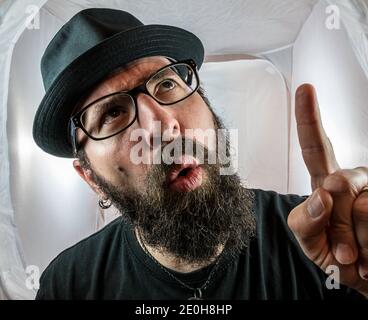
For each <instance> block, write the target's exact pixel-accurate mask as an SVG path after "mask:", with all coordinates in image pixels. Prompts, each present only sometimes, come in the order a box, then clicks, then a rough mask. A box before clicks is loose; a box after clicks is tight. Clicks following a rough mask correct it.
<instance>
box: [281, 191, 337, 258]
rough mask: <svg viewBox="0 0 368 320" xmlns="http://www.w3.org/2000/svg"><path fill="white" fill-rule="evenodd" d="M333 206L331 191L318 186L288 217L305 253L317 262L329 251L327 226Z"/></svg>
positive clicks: (290, 225)
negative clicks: (322, 254)
mask: <svg viewBox="0 0 368 320" xmlns="http://www.w3.org/2000/svg"><path fill="white" fill-rule="evenodd" d="M332 206H333V200H332V196H331V195H330V193H329V192H328V191H326V190H324V189H322V188H317V189H316V190H314V192H313V193H312V194H311V196H310V197H308V199H307V200H306V201H304V202H303V203H301V204H300V205H298V206H297V207H295V208H294V209H293V210H292V211H291V212H290V214H289V217H288V225H289V227H290V229H291V231H292V232H293V233H294V235H295V237H296V239H297V240H298V242H299V244H300V246H301V248H302V249H303V251H304V253H305V254H306V255H307V257H308V258H310V259H311V260H313V261H314V262H316V263H317V261H316V259H318V258H319V257H320V256H321V253H322V252H324V253H327V252H328V249H329V243H328V238H327V232H326V227H327V225H328V222H329V220H330V216H331V212H332ZM326 249H327V250H326Z"/></svg>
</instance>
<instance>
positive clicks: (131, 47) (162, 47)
mask: <svg viewBox="0 0 368 320" xmlns="http://www.w3.org/2000/svg"><path fill="white" fill-rule="evenodd" d="M150 56H167V57H171V58H174V59H175V60H177V61H178V60H184V59H193V60H194V61H195V62H196V64H197V66H198V68H199V67H200V66H201V65H202V63H203V58H204V49H203V45H202V43H201V41H200V40H199V39H198V38H197V37H196V36H195V35H194V34H192V33H191V32H188V31H186V30H184V29H181V28H177V27H173V26H165V25H143V26H139V27H136V28H134V29H130V30H128V31H124V32H121V33H118V34H116V35H114V36H113V37H111V38H108V39H106V40H104V41H103V42H101V43H99V44H98V45H97V46H94V47H93V48H91V49H89V50H88V51H86V52H85V53H83V54H82V55H81V56H79V57H78V58H77V59H76V60H74V61H73V62H72V63H71V64H70V65H68V66H67V67H66V68H65V69H64V70H63V71H62V72H61V73H60V74H59V75H58V76H57V78H56V79H55V81H54V82H53V83H52V85H51V86H50V88H49V89H48V90H47V91H46V93H45V96H44V97H43V99H42V101H41V103H40V106H39V108H38V110H37V112H36V115H35V118H34V122H33V138H34V140H35V142H36V143H37V145H38V146H39V147H40V148H41V149H43V150H44V151H45V152H47V153H49V154H52V155H55V156H57V157H64V158H72V157H73V150H72V145H71V142H70V138H69V132H68V123H69V119H70V117H71V113H72V111H73V109H74V107H75V104H76V103H77V101H78V100H79V99H80V97H81V96H82V95H83V94H85V93H86V91H87V90H88V89H91V88H92V87H93V86H95V85H96V84H97V83H98V82H100V81H102V80H103V79H104V78H105V77H106V76H107V75H108V74H109V73H111V72H112V71H114V70H115V69H116V68H118V67H121V66H124V65H126V64H127V63H129V62H131V61H133V60H136V59H139V58H143V57H150Z"/></svg>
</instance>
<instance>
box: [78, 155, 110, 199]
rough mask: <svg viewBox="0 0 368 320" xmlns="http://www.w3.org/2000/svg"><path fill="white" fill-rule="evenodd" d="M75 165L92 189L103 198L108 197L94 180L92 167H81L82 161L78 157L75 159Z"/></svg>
mask: <svg viewBox="0 0 368 320" xmlns="http://www.w3.org/2000/svg"><path fill="white" fill-rule="evenodd" d="M73 167H74V169H75V171H77V173H78V174H79V176H80V177H81V178H82V179H83V180H84V181H85V182H87V184H88V185H89V186H90V187H91V189H92V190H93V191H94V192H95V193H96V194H97V195H98V196H100V197H101V198H102V199H105V198H106V195H105V194H104V193H103V192H102V190H101V189H100V187H99V186H98V185H97V184H96V182H95V181H94V179H93V176H92V171H91V170H90V169H83V168H82V167H81V164H80V161H79V160H77V159H76V160H74V161H73Z"/></svg>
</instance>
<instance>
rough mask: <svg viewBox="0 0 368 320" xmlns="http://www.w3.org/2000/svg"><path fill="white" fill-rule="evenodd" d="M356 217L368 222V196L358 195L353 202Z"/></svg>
mask: <svg viewBox="0 0 368 320" xmlns="http://www.w3.org/2000/svg"><path fill="white" fill-rule="evenodd" d="M353 212H354V219H358V220H359V221H364V222H367V223H368V196H360V197H358V198H357V199H356V200H355V201H354V204H353Z"/></svg>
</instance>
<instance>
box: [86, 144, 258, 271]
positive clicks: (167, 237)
mask: <svg viewBox="0 0 368 320" xmlns="http://www.w3.org/2000/svg"><path fill="white" fill-rule="evenodd" d="M206 151H207V152H208V150H206ZM202 168H203V170H204V171H205V172H206V175H207V179H206V181H205V182H204V183H203V184H202V185H201V186H200V187H199V188H197V189H195V190H193V191H191V192H186V193H179V192H174V191H172V190H171V189H169V188H168V187H167V186H166V185H165V184H164V183H163V182H164V181H165V180H166V174H167V172H168V171H169V169H170V166H168V165H165V164H159V165H153V166H152V168H151V169H150V171H149V173H148V174H147V177H146V179H145V181H144V182H145V183H144V185H145V190H137V189H133V188H128V189H127V188H126V187H125V188H123V187H121V186H114V185H112V184H111V183H109V182H108V181H106V180H105V179H104V178H103V177H100V176H98V175H97V174H96V173H95V172H93V170H92V173H93V175H94V179H95V182H96V183H97V184H98V185H99V186H100V188H101V190H102V191H103V192H104V193H105V194H106V195H107V196H108V197H109V198H110V199H111V201H112V203H113V205H114V206H115V207H116V208H117V209H118V210H119V211H120V213H121V214H122V216H123V218H124V219H126V220H127V221H128V222H129V223H131V224H132V226H133V227H135V228H137V229H138V231H139V232H140V235H141V237H142V238H143V240H144V241H145V243H146V244H147V245H149V246H150V247H153V248H155V249H158V250H164V251H166V252H168V253H169V254H171V255H172V256H173V257H174V258H175V259H176V260H177V261H181V262H184V263H188V264H203V263H206V262H208V261H210V259H212V258H213V257H215V256H216V254H217V253H218V249H219V248H220V247H221V246H224V247H225V251H226V252H227V254H230V255H232V256H236V255H238V254H239V253H240V252H241V251H242V250H244V249H245V248H247V247H248V245H249V242H250V240H251V238H252V236H254V234H255V228H256V221H255V216H254V213H253V202H254V194H253V192H252V191H251V190H249V189H246V188H245V187H243V186H242V185H241V180H240V178H239V176H238V175H220V173H219V166H218V165H209V164H207V163H205V164H204V165H202Z"/></svg>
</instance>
